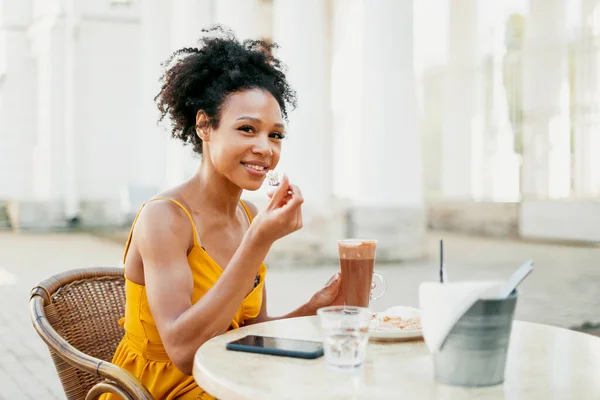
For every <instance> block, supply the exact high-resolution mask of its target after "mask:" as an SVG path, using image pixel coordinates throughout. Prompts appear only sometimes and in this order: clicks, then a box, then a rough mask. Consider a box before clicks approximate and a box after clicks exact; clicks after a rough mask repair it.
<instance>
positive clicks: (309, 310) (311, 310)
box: [245, 201, 341, 325]
mask: <svg viewBox="0 0 600 400" xmlns="http://www.w3.org/2000/svg"><path fill="white" fill-rule="evenodd" d="M245 204H246V206H247V207H248V209H249V210H250V213H251V214H252V215H256V214H257V213H258V210H257V208H256V206H255V205H254V204H252V203H251V202H249V201H245ZM337 278H339V275H338V274H336V275H334V276H333V277H332V278H331V279H330V280H329V282H327V284H326V285H325V287H324V288H323V289H321V290H320V291H319V292H317V293H316V294H315V295H314V296H313V297H312V298H311V299H310V301H308V302H307V303H305V304H303V305H301V306H300V307H298V308H297V309H295V310H294V311H292V312H290V313H287V314H285V315H281V316H278V317H270V316H269V315H268V311H267V285H266V283H265V285H264V286H263V296H262V297H263V302H262V306H261V309H260V313H259V314H258V316H257V317H256V318H253V319H251V320H247V321H246V325H252V324H258V323H260V322H267V321H275V320H279V319H285V318H295V317H307V316H311V315H315V314H316V313H317V310H318V309H319V308H321V307H325V306H328V305H332V304H341V297H340V292H339V288H340V280H339V279H337Z"/></svg>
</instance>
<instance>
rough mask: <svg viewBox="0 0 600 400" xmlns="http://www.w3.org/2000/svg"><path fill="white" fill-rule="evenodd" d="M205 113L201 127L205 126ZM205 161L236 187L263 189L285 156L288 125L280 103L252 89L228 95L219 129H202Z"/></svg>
mask: <svg viewBox="0 0 600 400" xmlns="http://www.w3.org/2000/svg"><path fill="white" fill-rule="evenodd" d="M204 118H205V117H204V116H203V115H202V113H201V112H199V113H198V116H197V118H196V121H197V125H199V126H203V125H204ZM199 135H200V138H201V139H202V140H203V142H204V144H203V153H204V156H203V158H204V159H205V160H204V161H210V162H211V164H212V165H213V166H214V169H215V170H216V171H217V172H218V173H220V174H221V175H223V176H225V177H226V178H227V179H229V180H230V181H231V182H232V183H234V184H235V185H236V186H238V187H240V188H242V189H245V190H257V189H259V188H260V187H261V185H262V183H263V181H264V179H265V177H266V174H267V171H269V170H273V169H275V167H276V166H277V163H279V156H280V154H281V141H282V139H283V137H284V125H283V119H282V115H281V109H280V107H279V103H277V100H275V98H274V97H273V95H271V93H269V92H268V91H265V90H261V89H248V90H244V91H241V92H235V93H232V94H230V95H229V96H227V98H226V99H225V101H224V103H223V105H222V109H221V117H220V121H219V124H218V128H205V129H201V130H200V133H199Z"/></svg>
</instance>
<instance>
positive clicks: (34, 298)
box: [29, 287, 154, 400]
mask: <svg viewBox="0 0 600 400" xmlns="http://www.w3.org/2000/svg"><path fill="white" fill-rule="evenodd" d="M44 294H47V292H46V290H45V288H40V287H36V288H34V289H33V290H32V294H31V298H30V300H29V308H30V315H31V322H32V323H33V327H34V328H35V330H36V332H37V333H38V335H39V336H40V337H41V338H42V340H43V341H44V342H45V343H46V344H47V345H48V347H50V348H51V349H52V350H53V351H54V352H55V353H56V354H57V355H58V356H59V357H60V358H62V359H63V360H65V361H66V362H68V363H69V364H71V365H73V366H74V367H76V368H79V369H81V370H83V371H86V372H88V373H90V374H92V375H97V376H100V377H102V378H104V379H108V380H109V381H110V382H100V383H98V384H97V385H96V386H94V387H93V388H92V390H90V392H89V393H88V397H89V398H90V399H92V398H95V397H90V396H91V395H93V396H95V395H96V394H97V395H99V394H100V393H102V392H101V391H102V390H104V391H108V392H111V393H112V390H115V391H118V393H116V394H119V395H121V396H122V394H121V393H123V392H124V393H126V394H127V397H126V398H130V399H136V400H137V399H140V400H154V398H153V397H152V395H151V394H150V392H149V391H148V389H146V387H145V386H144V385H143V384H142V383H141V382H140V381H139V380H138V379H137V378H136V377H135V376H134V375H133V374H131V373H130V372H129V371H126V370H124V369H122V368H120V367H118V366H116V365H114V364H112V363H109V362H107V361H104V360H100V359H97V358H95V357H91V356H89V355H87V354H84V353H82V352H81V351H79V350H77V349H76V348H75V347H73V346H71V345H70V344H69V343H68V342H67V341H65V340H64V339H63V338H62V337H61V336H60V335H59V334H58V333H57V332H56V330H55V329H54V328H53V327H52V325H51V324H50V323H49V322H48V319H47V318H46V314H45V312H44V306H45V299H44V298H45V297H46V296H44Z"/></svg>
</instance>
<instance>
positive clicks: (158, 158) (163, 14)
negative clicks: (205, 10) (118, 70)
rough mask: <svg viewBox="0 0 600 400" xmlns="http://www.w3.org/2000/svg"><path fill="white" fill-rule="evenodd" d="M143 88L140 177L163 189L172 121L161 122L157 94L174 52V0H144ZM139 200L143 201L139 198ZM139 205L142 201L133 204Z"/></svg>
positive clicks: (142, 184) (147, 185)
mask: <svg viewBox="0 0 600 400" xmlns="http://www.w3.org/2000/svg"><path fill="white" fill-rule="evenodd" d="M141 24H142V28H141V40H142V43H143V44H142V64H141V65H142V71H141V72H142V74H141V75H142V76H141V78H142V79H143V84H142V92H141V96H142V99H141V102H140V104H142V107H143V112H142V118H143V120H142V124H141V126H142V127H143V128H141V129H139V130H138V131H137V135H138V139H137V143H138V146H137V152H138V153H137V159H138V162H137V174H136V176H137V178H136V179H137V181H136V184H135V186H136V187H138V188H144V190H143V191H144V192H145V191H152V190H155V191H157V190H160V189H161V188H162V187H164V185H165V183H166V179H165V175H166V171H165V153H166V151H165V146H166V143H167V140H168V132H169V124H168V121H167V120H165V121H164V122H165V124H163V125H161V126H158V125H157V121H158V117H159V112H158V109H157V107H156V103H155V102H154V97H155V96H156V95H157V94H158V93H159V91H160V86H161V84H160V82H159V78H160V77H161V75H162V72H163V67H162V65H161V64H162V63H163V62H165V61H166V60H167V58H168V57H169V56H170V54H171V4H170V2H166V1H164V2H163V1H144V2H142V20H141ZM134 197H136V196H134ZM135 203H139V201H136V202H135ZM132 206H133V207H134V208H137V206H138V204H132Z"/></svg>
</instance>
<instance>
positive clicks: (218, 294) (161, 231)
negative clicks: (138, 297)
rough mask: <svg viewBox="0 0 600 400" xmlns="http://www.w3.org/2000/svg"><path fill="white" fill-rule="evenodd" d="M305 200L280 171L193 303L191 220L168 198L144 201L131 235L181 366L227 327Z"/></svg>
mask: <svg viewBox="0 0 600 400" xmlns="http://www.w3.org/2000/svg"><path fill="white" fill-rule="evenodd" d="M289 190H291V191H292V193H293V194H292V195H288V191H289ZM303 201H304V200H303V198H302V194H301V193H300V189H298V187H297V186H293V185H290V184H289V180H288V179H287V177H284V179H283V181H282V184H281V186H280V187H279V188H278V189H277V191H276V193H275V194H274V195H273V196H272V197H271V200H270V201H269V204H268V205H267V207H266V208H265V210H264V211H263V212H262V213H261V215H259V216H257V217H256V218H255V219H254V220H253V222H252V224H251V226H250V228H249V229H248V231H247V232H246V234H245V235H244V237H243V239H242V242H241V244H240V246H239V247H238V249H237V250H236V252H235V253H234V254H233V257H232V258H231V260H230V261H229V263H228V264H227V266H226V268H224V271H223V273H222V274H221V276H220V277H219V279H218V280H217V282H216V283H215V284H214V285H213V287H211V288H210V290H209V291H208V292H207V293H206V294H205V295H204V296H202V298H201V299H200V300H198V301H197V302H196V303H195V304H193V305H192V293H193V289H194V284H193V277H192V274H191V271H190V267H189V264H188V262H187V252H188V249H189V243H190V231H191V229H192V227H191V224H190V222H189V220H188V218H187V217H186V216H185V215H184V213H183V212H182V211H181V210H180V209H178V208H176V207H175V206H174V205H173V204H170V203H166V202H153V203H150V204H148V205H146V207H144V209H143V210H142V213H141V214H140V217H139V219H138V222H137V224H136V229H135V231H134V238H135V243H136V247H137V249H138V251H139V253H140V256H141V258H142V262H143V265H144V279H145V285H146V293H147V296H148V303H149V305H150V311H151V313H152V316H153V317H154V321H155V322H156V326H157V328H158V332H159V334H160V337H161V339H162V341H163V345H164V346H165V350H166V352H167V354H168V355H169V358H170V359H171V361H173V364H175V366H176V367H177V368H179V369H180V370H181V371H182V372H184V373H187V374H191V373H192V365H193V360H194V354H195V353H196V350H198V348H199V347H200V346H201V345H202V344H203V343H204V342H206V341H207V340H208V339H210V338H212V337H214V336H216V335H218V334H220V333H223V332H225V331H226V330H227V328H228V327H229V325H230V323H231V320H232V319H233V318H234V316H235V314H236V312H237V310H238V309H239V307H240V305H241V304H242V301H243V300H244V298H245V297H246V294H247V292H248V289H249V288H250V287H251V286H252V283H253V282H254V278H255V276H256V273H257V271H258V268H259V266H260V265H261V263H262V262H263V260H264V259H265V257H266V255H267V253H268V251H269V249H270V247H271V245H272V244H273V242H275V241H276V240H277V239H279V238H281V237H283V236H286V235H288V234H290V233H292V232H294V231H297V230H298V229H300V228H301V227H302V212H301V205H302V203H303ZM157 227H158V228H157Z"/></svg>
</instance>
